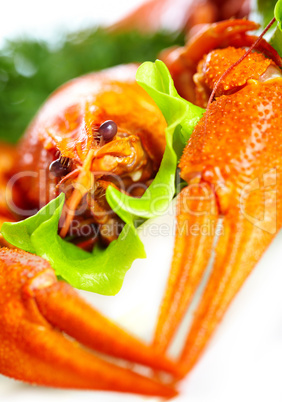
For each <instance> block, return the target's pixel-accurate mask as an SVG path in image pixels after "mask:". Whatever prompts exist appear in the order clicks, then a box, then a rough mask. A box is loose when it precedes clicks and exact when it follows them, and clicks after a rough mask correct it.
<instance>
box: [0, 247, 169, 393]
mask: <svg viewBox="0 0 282 402" xmlns="http://www.w3.org/2000/svg"><path fill="white" fill-rule="evenodd" d="M0 291H1V298H0V329H1V330H0V373H2V374H4V375H7V376H10V377H13V378H15V379H19V380H22V381H26V382H30V383H33V384H38V385H45V386H53V387H61V388H77V389H98V390H108V391H120V392H132V393H138V394H143V395H158V396H163V397H172V396H174V395H175V394H176V391H175V390H174V389H173V388H171V387H170V386H168V385H165V384H162V383H161V382H159V381H157V380H155V379H152V378H149V377H144V376H141V375H139V374H137V373H136V372H134V371H132V370H129V369H126V368H123V367H122V366H121V365H120V364H113V363H110V362H108V361H106V360H104V359H103V358H102V357H98V356H97V355H95V354H94V353H92V352H91V351H89V350H87V349H86V348H85V347H88V348H92V349H94V350H96V351H98V352H99V353H104V354H108V355H111V356H115V357H119V358H121V359H126V360H128V361H131V362H137V363H140V364H143V365H146V366H149V367H151V368H153V369H157V370H165V371H168V372H170V373H175V372H176V371H177V369H176V367H175V366H174V365H173V363H171V362H170V361H169V360H167V359H166V358H164V357H162V356H160V355H158V354H157V353H156V352H154V351H153V350H152V349H151V348H150V347H148V346H146V345H144V344H143V343H141V342H140V341H138V340H136V339H135V338H133V337H132V336H130V335H128V334H127V333H126V332H124V331H123V330H121V329H120V328H119V327H117V326H116V325H115V324H113V323H111V322H110V321H109V320H107V319H106V318H105V317H103V316H102V315H100V314H99V313H98V312H96V311H95V310H94V309H92V308H91V307H90V306H88V305H87V304H86V303H85V302H84V301H83V300H82V299H80V298H79V296H78V295H77V294H76V292H75V291H74V290H73V289H72V288H71V287H70V286H69V285H67V284H66V283H63V282H58V281H57V279H56V277H55V274H54V271H53V270H52V268H51V267H50V265H49V263H48V262H47V261H45V260H44V259H42V258H40V257H37V256H34V255H31V254H28V253H26V252H24V251H18V250H10V249H6V248H2V249H0ZM65 334H66V335H68V336H66V335H65ZM78 342H80V344H79V343H78ZM118 363H120V362H119V361H118Z"/></svg>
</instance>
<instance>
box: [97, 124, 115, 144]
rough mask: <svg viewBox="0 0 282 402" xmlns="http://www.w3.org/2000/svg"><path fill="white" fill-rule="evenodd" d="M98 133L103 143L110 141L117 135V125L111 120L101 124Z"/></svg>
mask: <svg viewBox="0 0 282 402" xmlns="http://www.w3.org/2000/svg"><path fill="white" fill-rule="evenodd" d="M98 132H99V134H100V135H101V136H102V138H103V139H104V140H105V141H111V140H112V139H113V138H114V136H115V135H116V133H117V125H116V123H115V122H114V121H113V120H106V121H104V123H102V124H101V126H100V127H99V129H98Z"/></svg>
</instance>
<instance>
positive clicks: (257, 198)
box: [154, 22, 282, 373]
mask: <svg viewBox="0 0 282 402" xmlns="http://www.w3.org/2000/svg"><path fill="white" fill-rule="evenodd" d="M232 26H233V28H234V22H232ZM233 28H232V29H233ZM213 40H214V38H212V39H211V41H213ZM210 50H211V49H210ZM244 52H245V50H243V49H235V48H233V47H229V48H227V49H223V50H213V51H210V53H208V54H207V55H206V56H205V57H204V59H203V61H202V62H201V63H200V64H199V70H198V74H199V72H200V73H201V80H200V82H199V81H198V83H197V84H198V90H199V91H202V94H203V93H204V92H205V91H207V93H208V94H210V92H211V90H212V89H213V86H214V85H215V84H216V82H217V80H218V79H219V78H220V76H221V74H222V73H224V70H225V69H226V68H228V67H229V66H230V65H231V64H232V60H233V61H235V59H236V57H237V56H236V55H238V59H239V58H240V56H241V55H242V54H243V53H244ZM273 52H274V50H273ZM273 54H274V53H273ZM229 55H230V56H231V61H230V59H229ZM280 62H281V60H280V61H279V63H278V65H280ZM278 65H276V64H275V63H274V62H273V61H272V60H270V59H268V58H267V57H265V56H263V55H262V54H255V53H251V54H250V56H249V57H248V58H247V59H245V60H244V62H243V63H242V65H241V64H238V65H237V66H236V67H234V69H233V70H230V75H226V77H224V80H222V82H221V85H218V89H219V92H218V93H217V94H216V99H215V101H214V102H212V103H211V104H210V105H209V108H208V109H207V111H206V114H205V115H204V116H203V117H202V119H201V120H200V122H199V123H198V125H197V126H196V128H195V129H194V132H193V133H192V136H191V138H190V140H189V142H188V144H187V146H186V148H185V150H184V153H183V155H182V158H181V161H180V165H179V167H180V171H181V177H182V178H183V179H184V180H185V181H186V182H187V183H188V187H186V188H185V189H184V190H182V192H181V193H180V195H179V197H178V211H177V213H178V216H177V234H176V240H175V250H174V257H173V262H172V267H171V273H170V277H169V281H168V285H167V289H166V293H165V296H164V299H163V303H162V306H161V310H160V315H159V320H158V323H157V329H156V332H155V339H154V345H155V346H156V348H158V349H159V350H161V351H162V352H163V351H165V350H166V349H167V348H168V346H169V345H170V342H171V340H172V338H173V336H174V335H175V332H176V330H177V328H178V326H179V324H180V322H181V320H182V318H183V317H184V314H185V313H186V311H187V309H188V308H189V307H190V305H191V301H192V299H193V296H194V294H195V292H196V291H197V289H198V287H199V284H200V282H201V279H202V278H203V274H204V273H205V272H206V269H207V267H208V266H209V264H210V263H211V264H212V270H211V274H210V276H209V278H208V282H207V285H206V287H205V289H204V292H203V295H202V297H201V300H200V302H199V304H198V306H197V307H196V310H195V313H194V318H193V320H192V324H191V327H190V330H189V333H188V337H187V340H186V343H185V346H184V349H183V351H182V353H181V356H180V360H179V364H180V365H181V367H182V369H183V372H184V373H188V372H189V371H190V370H191V369H192V368H193V366H194V365H195V363H196V362H197V361H198V359H199V357H200V356H201V354H202V353H203V351H204V348H205V346H206V345H207V344H208V342H209V340H210V338H211V336H212V334H213V333H214V331H215V329H216V327H217V325H218V323H219V322H220V321H221V320H222V318H223V316H224V314H225V312H226V310H227V308H228V306H229V304H230V303H231V302H232V300H233V299H234V297H235V295H236V294H237V292H238V291H239V289H240V288H241V286H242V285H243V284H244V282H245V280H246V278H247V277H248V275H249V274H250V273H251V271H252V270H253V268H254V267H255V265H256V264H257V262H258V261H259V259H260V258H261V257H262V255H263V253H264V252H265V250H266V249H267V247H268V246H269V245H270V243H271V241H272V240H273V238H274V237H275V235H276V233H277V232H278V231H279V229H281V227H282V203H281V200H282V132H281V122H282V121H281V110H282V74H281V71H280V70H279V68H278ZM248 66H249V69H250V70H249V71H247V70H248ZM245 73H247V74H245ZM242 75H243V76H242ZM197 78H199V77H197ZM201 99H202V100H203V99H205V96H202V98H201ZM207 99H208V97H207ZM203 103H204V102H203ZM219 218H221V219H220V220H219ZM207 223H209V225H208V231H206V230H205V231H204V230H203V228H204V225H206V224H207ZM214 223H216V224H217V225H219V224H220V227H219V226H216V225H215V224H214ZM195 224H196V225H197V226H198V230H197V232H195V230H193V231H192V229H191V228H192V227H193V226H195ZM184 225H186V226H185V227H184ZM215 226H216V227H217V229H219V228H220V229H219V230H212V228H214V227H215ZM213 250H214V258H212V251H213Z"/></svg>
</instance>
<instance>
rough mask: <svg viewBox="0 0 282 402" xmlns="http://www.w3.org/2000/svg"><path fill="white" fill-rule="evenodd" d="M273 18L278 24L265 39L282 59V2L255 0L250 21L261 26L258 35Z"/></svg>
mask: <svg viewBox="0 0 282 402" xmlns="http://www.w3.org/2000/svg"><path fill="white" fill-rule="evenodd" d="M273 17H275V18H276V21H277V23H275V24H273V25H272V27H271V28H270V30H269V31H268V32H267V33H266V34H265V36H264V38H265V39H266V40H268V41H269V43H270V44H271V46H272V47H274V49H275V50H276V51H277V52H278V53H279V55H280V56H281V57H282V0H278V1H277V0H255V1H253V2H252V10H251V14H250V19H251V20H253V21H255V22H258V23H259V24H261V27H260V29H259V31H258V32H257V33H258V34H260V33H261V32H262V30H263V29H264V28H265V27H266V26H267V24H268V23H269V22H270V21H271V20H272V18H273Z"/></svg>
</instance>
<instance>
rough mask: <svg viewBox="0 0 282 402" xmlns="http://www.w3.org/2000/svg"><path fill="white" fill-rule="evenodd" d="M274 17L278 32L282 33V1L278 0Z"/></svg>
mask: <svg viewBox="0 0 282 402" xmlns="http://www.w3.org/2000/svg"><path fill="white" fill-rule="evenodd" d="M274 17H275V19H276V21H277V24H278V27H279V29H280V31H282V0H278V1H277V3H276V6H275V8H274Z"/></svg>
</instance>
